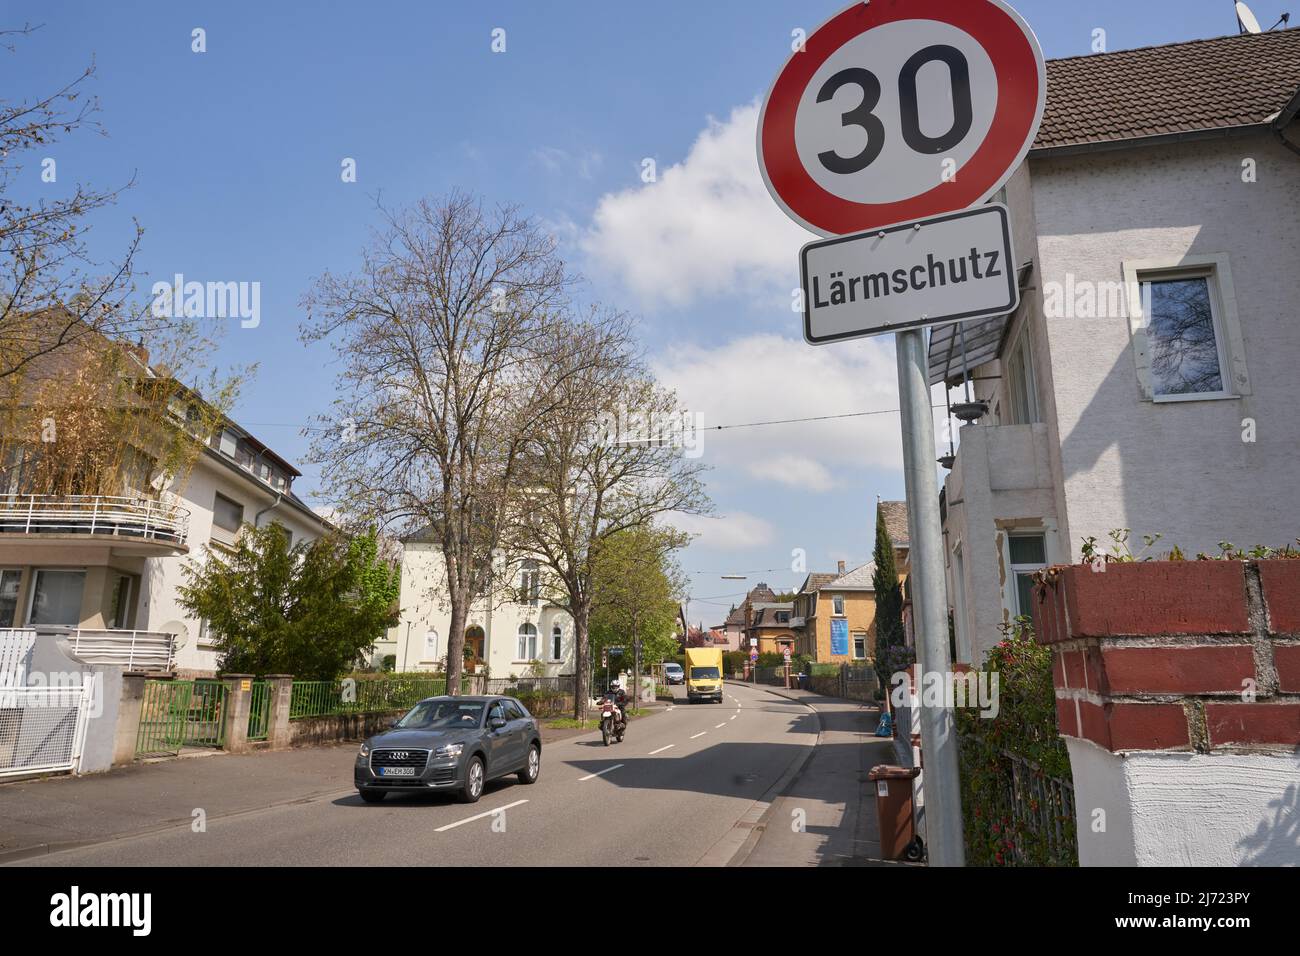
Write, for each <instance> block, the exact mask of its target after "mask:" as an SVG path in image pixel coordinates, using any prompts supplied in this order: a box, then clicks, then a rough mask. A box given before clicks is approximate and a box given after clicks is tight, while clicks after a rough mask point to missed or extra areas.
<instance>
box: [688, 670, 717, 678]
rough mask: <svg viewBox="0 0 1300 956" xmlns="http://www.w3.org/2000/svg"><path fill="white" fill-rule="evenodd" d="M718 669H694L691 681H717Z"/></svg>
mask: <svg viewBox="0 0 1300 956" xmlns="http://www.w3.org/2000/svg"><path fill="white" fill-rule="evenodd" d="M717 679H718V669H717V668H716V667H692V668H691V680H717Z"/></svg>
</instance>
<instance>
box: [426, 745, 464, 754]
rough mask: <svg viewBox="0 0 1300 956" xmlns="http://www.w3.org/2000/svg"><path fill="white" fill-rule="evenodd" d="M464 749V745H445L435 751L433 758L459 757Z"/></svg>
mask: <svg viewBox="0 0 1300 956" xmlns="http://www.w3.org/2000/svg"><path fill="white" fill-rule="evenodd" d="M464 749H465V745H464V744H446V745H444V746H442V747H439V748H438V749H437V750H435V751H434V752H433V755H434V756H435V757H459V756H460V752H461V751H462V750H464Z"/></svg>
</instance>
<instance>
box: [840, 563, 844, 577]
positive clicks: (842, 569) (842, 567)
mask: <svg viewBox="0 0 1300 956" xmlns="http://www.w3.org/2000/svg"><path fill="white" fill-rule="evenodd" d="M840 577H844V562H843V561H841V562H840Z"/></svg>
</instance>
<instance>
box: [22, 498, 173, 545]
mask: <svg viewBox="0 0 1300 956" xmlns="http://www.w3.org/2000/svg"><path fill="white" fill-rule="evenodd" d="M189 518H190V513H189V511H188V510H187V509H185V508H181V507H178V506H176V505H170V504H163V503H162V502H158V501H154V500H152V499H149V498H128V497H122V496H118V497H110V496H105V495H67V496H59V495H6V496H4V497H3V498H0V531H3V532H8V533H11V534H12V533H16V532H20V533H24V534H40V533H47V534H94V535H115V536H121V537H133V538H148V539H153V540H157V541H164V542H167V543H170V544H177V545H179V544H184V543H185V536H186V534H187V533H188V529H189Z"/></svg>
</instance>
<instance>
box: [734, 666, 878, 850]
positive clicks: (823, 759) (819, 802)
mask: <svg viewBox="0 0 1300 956" xmlns="http://www.w3.org/2000/svg"><path fill="white" fill-rule="evenodd" d="M751 686H753V685H751ZM757 686H758V688H759V689H762V690H766V691H767V692H768V693H771V694H775V695H777V696H779V697H785V698H787V699H789V700H795V701H798V702H799V703H801V704H804V705H806V706H808V707H810V708H812V709H813V710H814V711H815V712H816V713H817V717H818V720H819V721H820V723H821V733H820V734H819V736H818V739H817V746H816V747H815V748H813V752H812V755H811V757H810V758H809V759H808V762H807V763H806V764H805V765H804V766H803V769H802V770H800V771H799V773H798V774H797V775H796V776H795V778H794V779H793V780H792V781H791V782H790V785H789V786H788V787H786V789H785V792H784V793H783V794H782V795H781V796H780V797H778V798H777V799H775V800H774V801H773V802H772V805H771V807H769V808H768V810H767V812H766V813H764V814H763V817H762V818H761V820H760V821H759V823H758V825H757V826H756V827H755V828H754V830H755V835H754V836H752V837H751V838H750V840H749V841H747V843H746V847H745V848H744V849H743V850H742V852H741V853H740V854H738V856H737V859H736V861H735V864H733V865H743V866H893V865H896V864H895V863H894V862H893V861H889V860H881V859H880V833H879V828H878V827H877V824H876V796H875V787H874V785H873V784H872V783H870V782H869V781H868V780H867V773H868V772H869V771H870V770H871V768H872V767H874V766H876V765H877V764H882V763H883V764H889V763H894V748H893V742H892V741H891V740H890V738H888V737H873V736H872V734H873V732H874V731H875V729H876V722H877V720H878V719H879V710H878V709H876V708H874V707H870V706H868V705H866V704H863V703H862V702H860V701H854V700H843V699H840V698H837V697H824V696H822V695H821V694H816V693H813V692H812V691H806V690H798V689H791V690H786V689H784V688H780V687H766V686H763V685H757ZM797 811H801V812H802V815H803V818H804V820H803V822H804V827H803V831H802V832H798V831H797V830H796V829H795V826H794V823H795V821H796V812H797Z"/></svg>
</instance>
